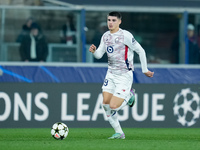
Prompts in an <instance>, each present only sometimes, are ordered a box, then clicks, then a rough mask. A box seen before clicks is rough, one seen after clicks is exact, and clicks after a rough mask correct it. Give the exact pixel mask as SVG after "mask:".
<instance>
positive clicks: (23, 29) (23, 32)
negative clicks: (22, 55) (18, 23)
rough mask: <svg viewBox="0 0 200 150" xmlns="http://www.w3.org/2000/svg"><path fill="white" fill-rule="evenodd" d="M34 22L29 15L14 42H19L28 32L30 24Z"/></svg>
mask: <svg viewBox="0 0 200 150" xmlns="http://www.w3.org/2000/svg"><path fill="white" fill-rule="evenodd" d="M33 22H34V20H33V18H32V17H30V18H28V19H27V21H26V23H25V24H24V25H23V26H22V30H21V32H20V34H19V35H18V37H17V40H16V42H21V41H22V38H23V37H24V36H26V35H28V34H29V33H30V30H31V24H32V23H33Z"/></svg>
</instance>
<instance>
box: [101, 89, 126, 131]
mask: <svg viewBox="0 0 200 150" xmlns="http://www.w3.org/2000/svg"><path fill="white" fill-rule="evenodd" d="M112 97H113V94H111V93H108V92H105V91H104V92H103V108H104V110H105V112H106V115H107V118H108V121H109V123H110V125H111V126H112V127H113V129H114V130H115V133H120V134H122V133H123V131H122V129H121V126H120V124H119V121H118V119H117V113H116V111H112V109H111V108H110V104H109V102H110V100H111V99H112Z"/></svg>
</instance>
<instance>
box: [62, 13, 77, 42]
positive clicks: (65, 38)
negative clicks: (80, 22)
mask: <svg viewBox="0 0 200 150" xmlns="http://www.w3.org/2000/svg"><path fill="white" fill-rule="evenodd" d="M73 19H74V16H73V14H68V15H67V17H66V22H65V24H64V25H63V26H62V31H61V34H60V38H61V43H66V44H67V45H73V44H75V43H76V28H75V25H74V20H73Z"/></svg>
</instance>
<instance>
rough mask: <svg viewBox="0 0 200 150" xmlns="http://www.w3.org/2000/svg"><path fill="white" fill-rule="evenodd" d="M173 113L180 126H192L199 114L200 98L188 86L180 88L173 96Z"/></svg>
mask: <svg viewBox="0 0 200 150" xmlns="http://www.w3.org/2000/svg"><path fill="white" fill-rule="evenodd" d="M173 109H174V115H175V116H177V121H178V122H179V123H180V124H181V125H182V126H186V127H189V126H192V125H194V124H195V123H196V121H197V119H198V118H199V116H200V98H199V95H198V93H197V92H193V91H191V90H190V88H186V89H182V90H181V92H180V93H177V94H176V96H175V98H174V108H173Z"/></svg>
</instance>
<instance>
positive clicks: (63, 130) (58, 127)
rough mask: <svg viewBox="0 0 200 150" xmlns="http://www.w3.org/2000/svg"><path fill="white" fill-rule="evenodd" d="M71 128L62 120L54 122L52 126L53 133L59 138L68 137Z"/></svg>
mask: <svg viewBox="0 0 200 150" xmlns="http://www.w3.org/2000/svg"><path fill="white" fill-rule="evenodd" d="M68 133H69V129H68V127H67V125H66V124H64V123H62V122H57V123H54V124H53V126H52V128H51V135H52V136H53V137H54V138H55V139H57V140H63V139H65V138H66V137H67V135H68Z"/></svg>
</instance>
